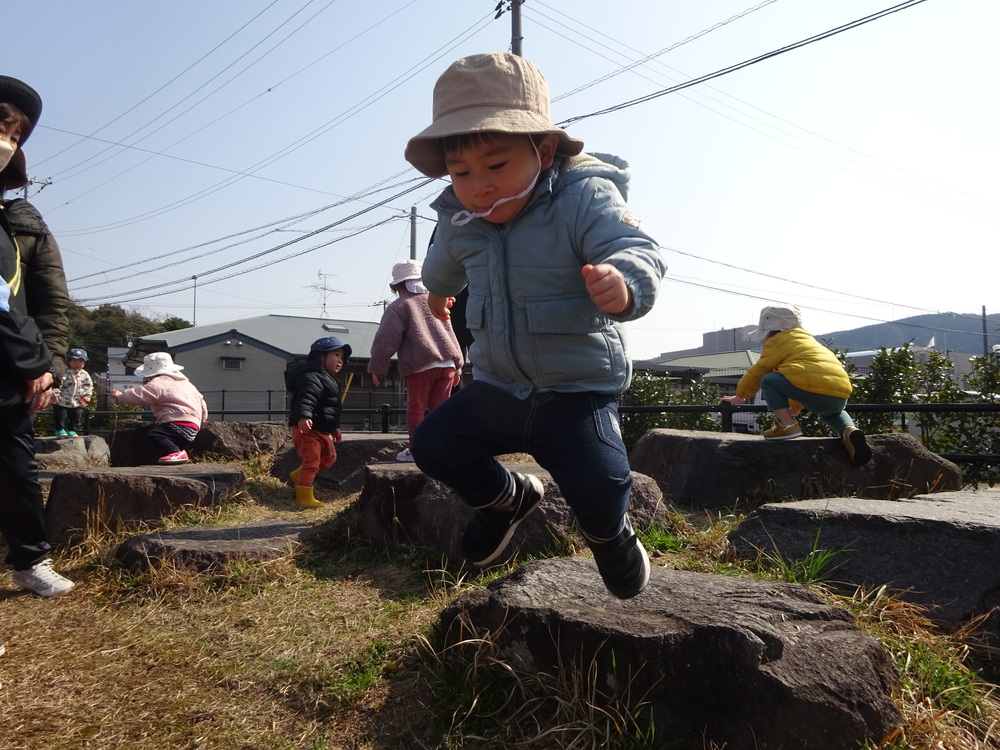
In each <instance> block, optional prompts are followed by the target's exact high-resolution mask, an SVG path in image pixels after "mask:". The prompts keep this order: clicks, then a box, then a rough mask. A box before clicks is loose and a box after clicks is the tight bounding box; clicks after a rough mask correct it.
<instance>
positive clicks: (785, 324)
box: [747, 305, 802, 344]
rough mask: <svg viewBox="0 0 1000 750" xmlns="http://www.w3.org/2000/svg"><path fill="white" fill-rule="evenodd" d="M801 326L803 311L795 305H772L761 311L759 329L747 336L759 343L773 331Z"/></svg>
mask: <svg viewBox="0 0 1000 750" xmlns="http://www.w3.org/2000/svg"><path fill="white" fill-rule="evenodd" d="M801 327H802V313H801V312H799V308H797V307H796V306H795V305H771V306H769V307H765V308H764V309H763V310H761V311H760V322H759V323H758V324H757V330H756V331H751V332H750V333H749V334H748V335H747V338H749V339H750V340H751V341H756V342H757V343H758V344H759V343H761V342H762V341H763V340H764V339H766V338H767V334H769V333H770V332H771V331H787V330H789V329H790V328H801Z"/></svg>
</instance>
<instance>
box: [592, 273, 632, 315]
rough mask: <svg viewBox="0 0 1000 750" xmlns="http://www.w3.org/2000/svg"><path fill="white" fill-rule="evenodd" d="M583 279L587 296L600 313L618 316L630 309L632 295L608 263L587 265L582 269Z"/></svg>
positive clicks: (618, 274)
mask: <svg viewBox="0 0 1000 750" xmlns="http://www.w3.org/2000/svg"><path fill="white" fill-rule="evenodd" d="M583 277H584V279H586V284H587V294H589V295H590V298H591V299H592V300H594V302H595V303H596V304H597V306H598V307H599V308H600V309H601V312H605V313H608V314H609V315H620V314H621V313H623V312H625V311H626V310H628V309H629V308H630V307H632V293H631V292H630V291H629V289H628V284H626V283H625V277H624V276H622V272H621V271H619V270H618V269H617V268H615V267H614V266H612V265H611V264H610V263H599V264H597V265H596V266H594V265H591V264H589V263H588V264H587V265H585V266H584V267H583Z"/></svg>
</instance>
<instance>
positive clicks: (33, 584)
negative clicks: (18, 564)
mask: <svg viewBox="0 0 1000 750" xmlns="http://www.w3.org/2000/svg"><path fill="white" fill-rule="evenodd" d="M11 578H13V579H14V584H15V585H16V586H20V587H21V588H22V589H24V590H26V591H30V592H31V593H33V594H36V595H37V596H44V597H49V596H60V595H62V594H68V593H69V592H70V591H72V590H73V587H74V586H76V584H75V583H73V582H72V581H71V580H69V579H68V578H63V577H62V576H61V575H59V574H58V573H56V572H55V571H54V570H52V561H51V560H42V561H41V562H40V563H38V564H36V565H35V566H33V567H31V568H28V569H27V570H15V571H14V572H13V574H12V575H11Z"/></svg>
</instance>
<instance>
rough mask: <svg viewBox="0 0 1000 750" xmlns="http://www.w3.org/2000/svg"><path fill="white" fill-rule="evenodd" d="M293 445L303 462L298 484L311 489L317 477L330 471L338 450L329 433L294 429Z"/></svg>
mask: <svg viewBox="0 0 1000 750" xmlns="http://www.w3.org/2000/svg"><path fill="white" fill-rule="evenodd" d="M292 445H294V446H295V452H296V453H298V454H299V460H300V461H301V462H302V471H301V472H300V473H299V482H298V486H300V487H311V486H312V483H313V482H314V481H316V475H317V474H319V473H320V472H321V471H324V470H325V469H329V468H330V467H331V466H333V464H334V462H336V460H337V449H336V448H334V446H333V436H332V435H330V434H329V433H326V432H316V430H300V429H299V428H298V427H292Z"/></svg>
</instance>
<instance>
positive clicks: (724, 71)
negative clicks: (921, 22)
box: [557, 0, 927, 128]
mask: <svg viewBox="0 0 1000 750" xmlns="http://www.w3.org/2000/svg"><path fill="white" fill-rule="evenodd" d="M926 1H927V0H907V2H905V3H900V4H899V5H895V6H893V7H891V8H886V9H885V10H881V11H879V12H877V13H873V14H872V15H870V16H865V17H864V18H860V19H858V20H856V21H851V22H850V23H847V24H844V25H843V26H838V27H836V28H834V29H830V30H829V31H824V32H823V33H821V34H816V35H814V36H811V37H808V38H806V39H803V40H801V41H798V42H795V43H793V44H789V45H786V46H784V47H781V48H779V49H776V50H772V51H770V52H766V53H764V54H763V55H758V56H757V57H754V58H751V59H749V60H744V61H743V62H740V63H736V64H735V65H730V66H729V67H726V68H720V69H719V70H717V71H715V72H714V73H707V74H705V75H703V76H699V77H698V78H693V79H691V80H689V81H685V82H684V83H679V84H677V85H676V86H670V87H669V88H666V89H662V90H661V91H655V92H653V93H652V94H646V95H645V96H641V97H639V98H637V99H631V100H629V101H627V102H622V103H621V104H615V105H614V106H611V107H606V108H604V109H600V110H597V111H596V112H591V113H590V114H586V115H577V116H576V117H570V118H569V119H568V120H563V121H562V122H560V123H557V124H558V125H560V126H561V127H564V128H565V127H567V126H569V125H571V124H573V123H574V122H580V121H581V120H586V119H588V118H590V117H598V116H600V115H606V114H610V113H612V112H618V111H620V110H623V109H627V108H629V107H634V106H635V105H637V104H644V103H646V102H649V101H652V100H653V99H658V98H660V97H661V96H666V95H667V94H672V93H674V92H675V91H681V90H682V89H686V88H690V87H691V86H696V85H698V84H699V83H704V82H705V81H711V80H712V79H714V78H719V77H721V76H724V75H728V74H729V73H734V72H736V71H737V70H742V69H743V68H747V67H749V66H751V65H756V64H757V63H759V62H763V61H764V60H769V59H770V58H772V57H777V56H778V55H783V54H784V53H786V52H791V51H792V50H795V49H799V48H800V47H804V46H806V45H807V44H813V43H814V42H818V41H822V40H823V39H829V38H830V37H832V36H835V35H837V34H841V33H843V32H845V31H849V30H850V29H854V28H857V27H858V26H862V25H864V24H866V23H871V22H872V21H876V20H878V19H880V18H883V17H885V16H887V15H889V14H891V13H897V12H899V11H901V10H906V9H908V8H912V7H913V6H914V5H919V4H920V3H923V2H926Z"/></svg>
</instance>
